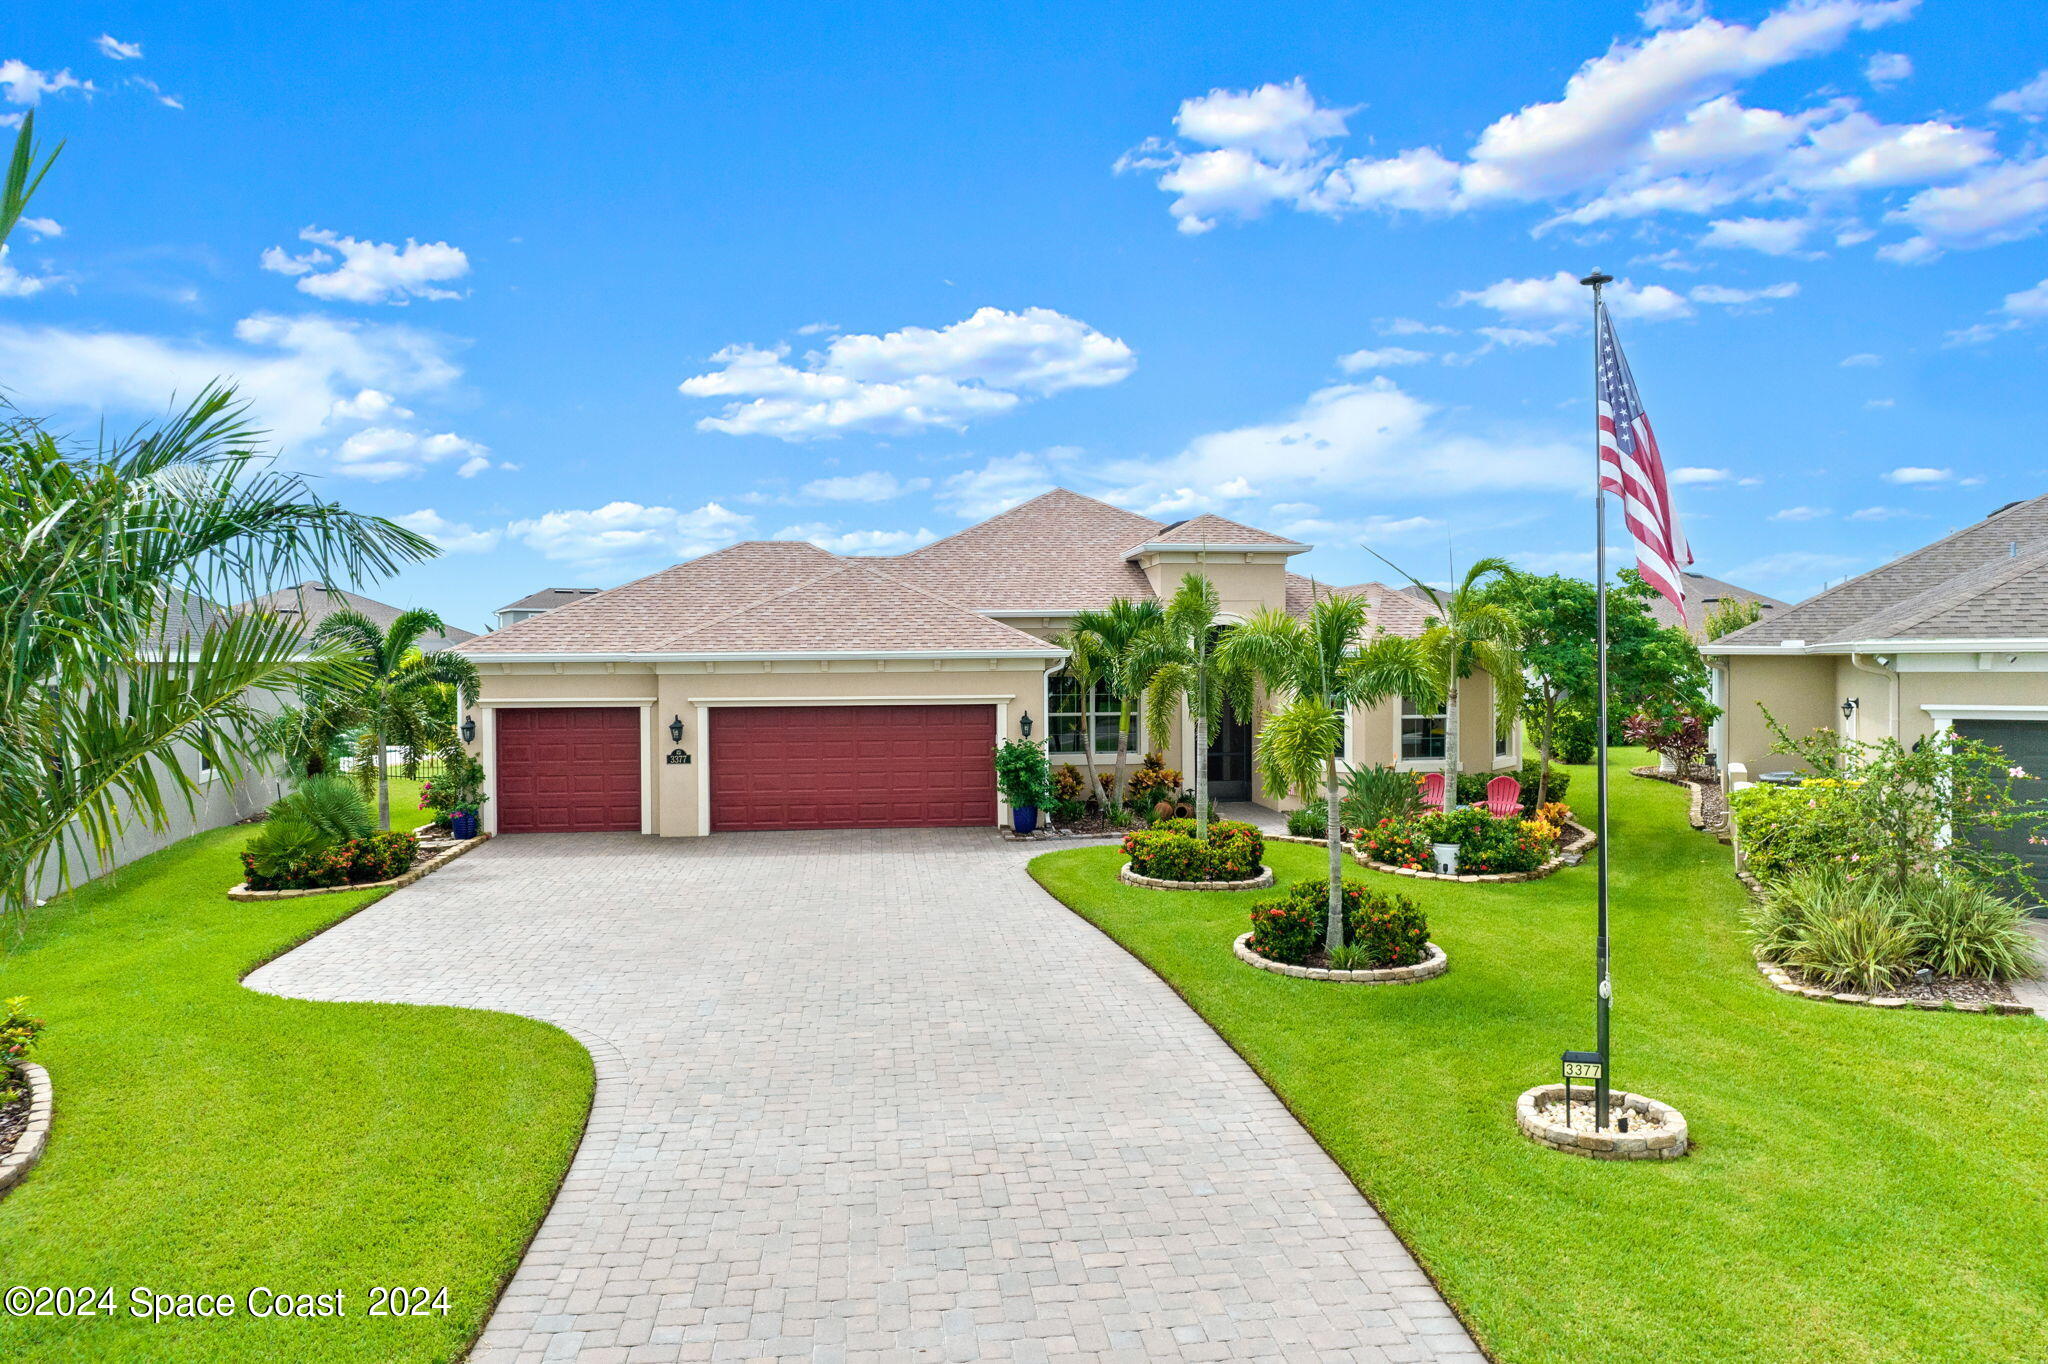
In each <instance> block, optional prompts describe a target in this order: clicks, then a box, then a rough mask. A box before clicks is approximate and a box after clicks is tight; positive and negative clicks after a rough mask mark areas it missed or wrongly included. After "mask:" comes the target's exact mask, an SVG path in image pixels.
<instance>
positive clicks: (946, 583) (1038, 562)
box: [876, 488, 1161, 612]
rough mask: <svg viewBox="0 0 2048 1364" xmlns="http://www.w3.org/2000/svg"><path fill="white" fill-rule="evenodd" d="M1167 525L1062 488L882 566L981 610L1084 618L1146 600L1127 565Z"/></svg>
mask: <svg viewBox="0 0 2048 1364" xmlns="http://www.w3.org/2000/svg"><path fill="white" fill-rule="evenodd" d="M1160 528H1161V527H1160V523H1159V522H1157V521H1154V520H1152V519H1151V518H1150V517H1145V516H1139V515H1138V514H1137V513H1136V512H1127V511H1125V510H1124V509H1123V508H1121V507H1112V506H1110V505H1109V504H1108V503H1107V502H1099V501H1097V500H1096V499H1094V498H1092V497H1084V496H1082V495H1081V494H1080V493H1077V492H1072V491H1070V490H1068V489H1066V488H1054V489H1053V490H1052V491H1051V492H1048V493H1043V494H1041V495H1039V496H1037V497H1034V498H1032V499H1031V500H1030V501H1028V502H1022V503H1019V504H1018V505H1017V506H1014V507H1012V508H1010V510H1008V511H1006V512H1003V513H1001V514H999V515H996V516H992V517H990V518H989V519H988V520H986V521H983V522H982V523H981V524H979V525H975V526H969V527H968V528H967V529H965V530H962V531H957V532H955V533H954V534H952V535H949V536H947V537H946V538H945V539H943V540H934V541H933V542H932V543H931V544H928V545H926V546H924V547H923V548H921V549H914V550H912V551H911V552H910V553H908V554H904V555H900V556H898V557H896V558H893V559H881V560H877V561H876V562H878V563H882V564H885V565H887V567H888V570H889V572H890V573H892V574H894V575H896V576H897V577H899V578H902V579H905V580H906V581H909V582H913V583H916V584H918V585H919V586H921V587H924V588H926V589H927V590H929V591H932V592H936V593H938V594H939V595H940V596H942V597H944V598H946V600H948V601H951V602H956V603H958V604H959V605H961V606H965V607H968V608H970V609H972V610H976V611H1019V612H1022V611H1078V610H1082V609H1085V608H1088V607H1099V606H1107V605H1108V604H1109V600H1110V598H1112V597H1130V598H1132V599H1134V600H1144V599H1147V598H1149V597H1151V596H1152V586H1151V584H1150V583H1149V582H1147V581H1146V579H1145V574H1144V571H1143V570H1142V569H1140V568H1139V567H1138V566H1137V565H1136V564H1132V563H1127V562H1125V559H1124V555H1125V554H1126V552H1128V551H1129V549H1130V547H1131V546H1132V545H1135V544H1140V543H1142V542H1143V541H1144V540H1146V539H1147V538H1148V537H1150V536H1151V535H1152V534H1153V533H1154V532H1155V531H1158V530H1159V529H1160Z"/></svg>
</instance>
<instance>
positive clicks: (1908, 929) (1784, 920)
mask: <svg viewBox="0 0 2048 1364" xmlns="http://www.w3.org/2000/svg"><path fill="white" fill-rule="evenodd" d="M2025 917H2026V916H2025V912H2024V911H2023V910H2022V909H2021V908H2020V907H2019V906H2018V905H2015V904H2012V903H2011V902H2009V901H2006V900H2001V899H1999V898H1998V897H1997V896H1996V895H1992V894H1990V893H1988V892H1986V891H1984V890H1981V889H1979V888H1977V887H1974V886H1971V885H1969V884H1967V883H1965V882H1961V881H1941V880H1938V879H1936V878H1934V877H1916V878H1914V879H1913V880H1912V881H1910V882H1909V883H1908V884H1907V886H1906V888H1905V890H1903V891H1897V890H1894V889H1892V888H1891V887H1890V886H1889V885H1888V884H1887V883H1886V882H1885V881H1883V880H1881V879H1879V878H1878V877H1876V876H1874V875H1868V874H1865V875H1851V874H1850V873H1849V872H1847V871H1846V870H1844V869H1843V868H1842V867H1841V866H1839V865H1836V864H1833V863H1821V864H1816V865H1812V866H1806V867H1800V868H1796V869H1794V870H1792V871H1789V872H1787V873H1786V874H1784V875H1783V876H1781V877H1779V878H1777V879H1776V880H1774V881H1770V882H1767V883H1766V885H1765V889H1764V894H1763V896H1762V898H1761V899H1760V900H1759V901H1758V903H1757V904H1756V905H1755V906H1754V907H1752V909H1751V910H1750V913H1749V932H1750V940H1751V941H1752V942H1753V943H1754V944H1755V946H1756V949H1757V951H1758V953H1759V954H1760V955H1762V956H1764V957H1766V958H1768V959H1770V960H1772V961H1777V962H1781V963H1783V964H1784V965H1787V966H1790V967H1794V968H1795V969H1797V970H1798V971H1799V972H1800V973H1801V974H1802V975H1805V976H1807V977H1809V978H1811V979H1812V980H1813V981H1814V982H1815V983H1816V984H1820V985H1826V986H1829V987H1831V988H1834V989H1848V990H1859V991H1862V992H1865V993H1869V992H1872V991H1877V990H1882V989H1883V988H1885V987H1886V986H1889V985H1892V984H1895V983H1896V982H1897V981H1898V980H1900V979H1901V978H1902V977H1903V976H1905V975H1906V974H1907V973H1908V972H1910V971H1912V970H1914V969H1916V968H1918V967H1922V966H1925V967H1928V968H1929V969H1931V970H1933V971H1934V972H1935V973H1937V974H1939V975H1944V976H1964V977H1970V978H1975V979H1985V980H2009V979H2011V978H2012V977H2014V976H2023V975H2026V974H2028V973H2030V972H2031V971H2032V970H2033V968H2034V952H2033V942H2032V937H2031V935H2030V934H2029V933H2028V932H2027V929H2026V928H2025V926H2024V919H2025Z"/></svg>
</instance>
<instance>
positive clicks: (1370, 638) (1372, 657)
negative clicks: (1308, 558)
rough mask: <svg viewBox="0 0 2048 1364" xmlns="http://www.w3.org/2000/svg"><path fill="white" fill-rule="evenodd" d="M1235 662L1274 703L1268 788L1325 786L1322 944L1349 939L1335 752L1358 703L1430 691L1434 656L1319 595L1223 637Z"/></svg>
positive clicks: (1265, 750) (1357, 609)
mask: <svg viewBox="0 0 2048 1364" xmlns="http://www.w3.org/2000/svg"><path fill="white" fill-rule="evenodd" d="M1218 652H1219V654H1220V655H1221V656H1222V657H1223V658H1224V660H1225V662H1226V664H1227V665H1228V667H1229V668H1230V669H1231V670H1232V671H1235V672H1243V673H1250V674H1251V675H1252V676H1254V677H1256V678H1257V679H1258V680H1259V682H1260V683H1261V684H1262V685H1263V686H1264V687H1265V689H1266V694H1267V700H1268V703H1269V705H1271V707H1272V709H1270V710H1269V711H1268V713H1267V714H1266V717H1265V721H1264V723H1263V724H1262V725H1261V726H1260V728H1259V742H1258V766H1259V774H1260V776H1261V777H1262V778H1263V779H1264V782H1265V786H1266V789H1267V791H1269V792H1271V793H1272V794H1274V795H1276V796H1283V795H1287V794H1288V793H1290V792H1292V793H1295V794H1298V795H1299V796H1300V797H1301V798H1302V799H1303V800H1305V801H1306V800H1313V799H1314V798H1315V796H1316V791H1317V788H1318V787H1321V788H1322V797H1323V801H1324V807H1325V811H1326V814H1325V819H1324V823H1325V826H1326V834H1327V837H1328V840H1329V852H1330V864H1329V914H1328V919H1327V922H1326V924H1325V927H1324V930H1323V945H1324V947H1325V948H1326V949H1327V950H1330V951H1333V952H1334V951H1335V950H1336V949H1337V948H1338V947H1341V946H1342V945H1343V943H1344V899H1343V886H1344V821H1343V817H1342V813H1341V812H1342V808H1343V795H1342V792H1341V790H1340V789H1339V779H1338V772H1337V755H1338V753H1339V752H1341V751H1342V749H1343V747H1344V728H1345V720H1346V717H1347V716H1348V715H1349V714H1350V713H1351V711H1353V710H1354V709H1364V708H1369V707H1372V706H1377V705H1380V704H1381V703H1382V702H1385V701H1388V700H1390V699H1392V698H1393V697H1396V696H1411V697H1418V698H1421V697H1429V696H1430V695H1431V694H1432V692H1433V690H1434V688H1435V686H1436V680H1435V674H1434V671H1433V669H1432V666H1431V661H1430V659H1429V657H1428V656H1427V654H1426V653H1425V652H1424V651H1423V648H1422V645H1421V643H1420V642H1419V641H1417V640H1412V639H1404V638H1402V637H1400V636H1398V635H1389V634H1386V633H1384V632H1379V633H1375V632H1373V630H1372V623H1371V620H1370V618H1369V615H1368V612H1367V608H1366V603H1365V602H1364V600H1362V599H1361V598H1358V597H1336V596H1326V597H1321V598H1318V599H1317V600H1316V601H1315V602H1314V603H1313V604H1312V605H1311V606H1310V607H1309V610H1308V614H1307V616H1306V617H1295V616H1290V615H1288V614H1287V613H1286V612H1285V611H1281V610H1277V609H1274V608H1270V607H1269V608H1267V609H1266V610H1263V611H1261V612H1259V613H1258V614H1257V615H1255V616H1253V617H1252V618H1251V619H1250V620H1248V621H1246V622H1245V623H1244V624H1242V625H1240V626H1238V627H1237V628H1236V629H1234V630H1232V631H1231V632H1230V633H1229V635H1227V636H1226V637H1225V638H1224V640H1223V643H1222V644H1221V645H1220V646H1219V649H1218Z"/></svg>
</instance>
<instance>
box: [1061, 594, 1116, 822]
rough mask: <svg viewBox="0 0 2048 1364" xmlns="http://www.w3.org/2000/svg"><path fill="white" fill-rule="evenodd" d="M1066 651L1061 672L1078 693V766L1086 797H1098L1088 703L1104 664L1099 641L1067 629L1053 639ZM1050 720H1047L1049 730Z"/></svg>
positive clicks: (1092, 695) (1086, 634) (1085, 634)
mask: <svg viewBox="0 0 2048 1364" xmlns="http://www.w3.org/2000/svg"><path fill="white" fill-rule="evenodd" d="M1053 643H1055V644H1057V645H1059V646H1060V647H1061V648H1062V649H1065V650H1066V651H1067V666H1066V667H1065V668H1063V669H1061V671H1062V672H1064V673H1065V674H1066V675H1067V677H1068V678H1070V679H1071V680H1072V681H1073V683H1074V686H1075V688H1076V689H1077V690H1079V691H1080V693H1081V765H1082V766H1083V767H1085V768H1086V769H1087V770H1088V795H1089V797H1090V798H1091V799H1092V798H1093V797H1095V796H1097V795H1100V794H1101V792H1102V786H1101V784H1100V783H1099V782H1097V781H1096V778H1095V720H1094V717H1093V716H1092V715H1091V714H1090V703H1091V702H1092V701H1093V700H1094V699H1095V684H1096V683H1097V682H1099V681H1101V680H1102V674H1103V671H1104V666H1103V665H1104V664H1105V662H1106V661H1107V660H1106V659H1105V658H1104V656H1103V650H1102V642H1101V641H1100V640H1099V639H1098V638H1096V636H1094V635H1093V634H1090V633H1089V632H1087V631H1085V630H1080V629H1076V628H1074V627H1073V626H1069V627H1068V628H1067V629H1065V630H1062V631H1061V632H1060V633H1059V635H1058V636H1057V637H1056V638H1055V639H1054V640H1053ZM1050 721H1051V717H1049V716H1048V717H1047V727H1048V731H1049V730H1050Z"/></svg>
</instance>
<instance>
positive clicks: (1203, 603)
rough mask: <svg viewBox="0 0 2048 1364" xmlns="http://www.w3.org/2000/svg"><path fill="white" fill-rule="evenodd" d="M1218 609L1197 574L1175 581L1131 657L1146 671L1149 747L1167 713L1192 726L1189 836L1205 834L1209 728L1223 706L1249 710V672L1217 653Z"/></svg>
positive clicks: (1161, 740) (1158, 742)
mask: <svg viewBox="0 0 2048 1364" xmlns="http://www.w3.org/2000/svg"><path fill="white" fill-rule="evenodd" d="M1222 609H1223V601H1222V598H1221V597H1219V596H1218V595H1217V592H1216V585H1215V584H1214V583H1212V582H1210V581H1209V579H1208V578H1207V577H1206V576H1205V575H1203V574H1200V573H1190V574H1188V575H1187V576H1186V577H1184V578H1182V579H1181V580H1180V586H1179V587H1177V588H1175V589H1174V593H1173V597H1172V599H1171V600H1169V601H1168V602H1167V603H1166V608H1165V610H1164V611H1163V612H1162V613H1161V616H1160V620H1159V624H1158V625H1156V626H1154V627H1153V628H1152V629H1151V630H1149V631H1148V632H1146V635H1145V636H1144V642H1143V644H1142V645H1141V646H1140V647H1139V649H1138V651H1137V655H1136V658H1135V664H1136V667H1137V668H1138V669H1139V670H1141V671H1143V672H1144V673H1145V674H1147V675H1148V677H1149V679H1150V680H1149V681H1148V682H1147V683H1146V686H1145V728H1146V731H1147V733H1148V734H1149V735H1150V736H1151V739H1152V744H1153V746H1154V747H1155V748H1164V747H1165V746H1166V741H1167V737H1168V735H1169V733H1170V732H1171V729H1172V726H1173V717H1174V716H1175V715H1176V714H1177V713H1179V710H1180V708H1181V706H1182V705H1185V706H1186V707H1187V711H1188V718H1189V719H1190V720H1191V721H1192V722H1193V724H1194V743H1195V757H1194V764H1195V836H1196V837H1197V838H1202V839H1206V838H1208V836H1209V727H1210V726H1211V725H1214V724H1218V723H1221V721H1222V718H1223V707H1224V706H1226V705H1227V706H1230V707H1231V708H1232V709H1233V710H1235V711H1236V712H1237V713H1238V714H1239V715H1249V714H1251V709H1252V675H1251V673H1249V672H1248V671H1246V670H1245V669H1244V668H1242V667H1239V666H1236V665H1235V663H1234V662H1233V659H1232V658H1231V657H1229V656H1219V655H1218V652H1217V647H1216V636H1217V634H1218V633H1219V631H1220V628H1221V627H1220V624H1219V622H1218V621H1217V619H1216V617H1217V615H1218V613H1219V612H1221V611H1222Z"/></svg>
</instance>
